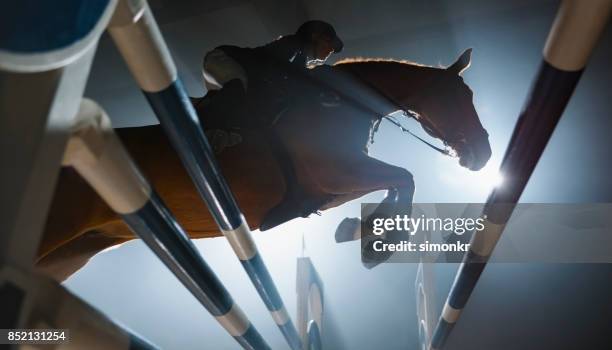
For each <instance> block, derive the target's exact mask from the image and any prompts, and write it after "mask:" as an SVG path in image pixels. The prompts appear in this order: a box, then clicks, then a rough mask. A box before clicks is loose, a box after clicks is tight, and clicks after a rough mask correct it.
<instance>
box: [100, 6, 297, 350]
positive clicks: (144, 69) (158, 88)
mask: <svg viewBox="0 0 612 350" xmlns="http://www.w3.org/2000/svg"><path fill="white" fill-rule="evenodd" d="M108 30H109V32H110V34H111V36H112V37H113V40H114V41H115V43H116V45H117V47H118V49H119V51H120V52H121V54H122V56H123V57H124V59H125V61H126V63H127V65H128V67H129V69H130V71H131V72H132V74H133V75H134V77H135V79H136V81H137V82H138V84H139V85H140V87H141V89H142V90H143V92H144V94H145V96H146V97H147V99H148V100H149V103H150V104H151V106H152V108H153V110H154V111H155V113H156V115H157V117H158V119H159V121H160V123H161V125H162V127H163V129H164V130H165V132H166V134H167V135H168V137H169V139H170V142H171V143H172V144H173V146H174V148H175V149H176V151H177V153H178V154H179V157H180V159H181V160H182V162H183V164H184V166H185V168H186V169H187V172H188V173H189V175H190V176H191V178H192V180H193V181H194V183H195V185H196V188H197V189H198V192H199V193H200V196H201V197H202V198H203V199H204V201H205V202H206V204H207V205H208V208H209V210H210V212H211V213H212V215H213V217H214V218H215V220H216V222H217V224H218V226H219V228H220V229H221V231H222V232H223V234H224V235H225V237H226V238H227V239H228V240H229V243H230V245H231V246H232V248H233V249H234V252H235V253H236V255H237V256H238V258H239V259H240V262H241V263H242V265H243V267H244V269H245V270H246V272H247V274H248V275H249V278H250V279H251V282H252V283H253V284H254V285H255V288H256V289H257V291H258V293H259V295H260V297H261V298H262V300H263V301H264V303H265V305H266V307H267V308H268V310H269V311H270V313H271V315H272V318H273V319H274V321H275V323H276V324H277V325H278V327H279V328H280V330H281V332H282V333H283V335H284V336H285V338H286V339H287V342H288V343H289V345H290V346H291V348H292V349H300V348H301V345H300V338H299V336H298V333H297V330H296V329H295V326H294V325H293V322H291V319H290V318H289V314H288V313H287V310H286V309H285V306H284V304H283V301H282V299H281V298H280V295H279V293H278V291H277V289H276V286H275V285H274V282H273V281H272V278H271V276H270V273H269V272H268V269H267V268H266V266H265V264H264V262H263V260H262V258H261V255H260V254H259V252H258V250H257V247H256V245H255V243H254V241H253V239H252V237H251V231H250V229H249V227H248V225H247V223H246V221H245V219H244V216H243V215H242V213H241V211H240V209H239V208H238V205H237V204H236V200H235V199H234V196H233V195H232V193H231V191H230V189H229V186H228V185H227V183H226V182H225V179H224V178H223V175H222V174H221V172H220V170H219V167H218V166H217V163H216V160H215V157H214V154H213V152H212V150H211V148H210V145H209V144H208V141H207V140H206V137H205V136H204V132H203V130H202V128H201V126H200V122H199V120H198V116H197V114H196V112H195V110H194V109H193V106H192V105H191V102H190V100H189V97H188V96H187V93H186V91H185V89H184V87H183V85H182V83H181V81H180V80H179V79H178V78H177V71H176V66H175V65H174V62H173V60H172V58H171V56H170V52H169V51H168V48H167V46H166V44H165V42H164V40H163V38H162V36H161V33H160V31H159V28H158V26H157V23H156V22H155V19H154V18H153V14H152V13H151V9H150V8H149V6H148V5H147V3H146V1H144V0H143V1H119V4H118V6H117V12H116V13H115V16H114V17H113V19H112V20H111V24H110V26H109V28H108Z"/></svg>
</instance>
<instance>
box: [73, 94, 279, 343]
mask: <svg viewBox="0 0 612 350" xmlns="http://www.w3.org/2000/svg"><path fill="white" fill-rule="evenodd" d="M64 165H70V166H73V167H74V168H75V169H76V170H77V172H78V173H79V174H80V175H81V176H82V177H83V178H84V179H85V180H86V181H87V182H88V183H89V184H90V185H91V186H92V187H93V188H94V190H95V191H96V192H97V193H98V194H99V195H100V196H101V197H102V199H104V201H105V202H106V203H107V204H108V205H109V206H110V207H111V208H112V209H113V210H114V211H115V212H117V213H118V214H119V215H121V217H122V218H123V220H125V222H126V223H127V224H128V226H129V227H130V228H131V229H132V231H134V233H135V234H136V235H138V236H139V237H140V238H141V239H142V240H143V241H144V242H145V244H147V246H148V247H149V248H150V249H151V250H152V251H153V252H154V253H155V254H156V255H157V256H158V257H159V258H160V259H161V260H162V261H163V263H164V264H165V265H166V266H167V267H168V268H169V269H170V270H171V271H172V272H173V273H174V275H175V276H176V277H177V278H178V279H179V280H180V281H181V282H182V283H183V284H184V285H185V287H186V288H187V289H189V291H190V292H191V293H192V294H193V295H194V296H195V297H196V299H198V301H200V303H202V305H203V306H204V307H205V308H206V309H207V310H208V311H209V312H210V313H211V314H212V315H213V316H214V317H215V318H216V319H217V321H218V322H219V323H220V324H221V326H223V328H225V330H226V331H227V332H228V333H229V334H230V335H231V336H233V337H234V338H235V339H236V341H238V343H240V345H242V347H243V348H245V349H269V348H270V347H269V346H268V345H267V344H266V342H265V341H264V340H263V338H262V337H261V335H260V334H259V333H258V332H257V330H256V329H255V327H254V326H253V325H252V324H251V323H250V321H249V320H248V319H247V317H246V316H245V314H244V313H243V312H242V310H241V309H240V307H239V306H238V305H236V304H235V303H234V301H233V299H232V297H231V295H230V294H229V293H228V291H227V290H226V289H225V287H224V286H223V284H222V283H221V281H219V279H218V278H217V276H216V275H215V273H214V272H213V271H212V269H211V268H210V266H208V264H207V263H206V262H205V261H204V259H202V257H201V256H200V254H199V253H198V251H197V249H196V248H195V246H194V245H193V243H192V242H191V240H190V239H189V237H188V236H187V234H186V233H185V231H184V230H183V229H182V227H181V226H180V225H179V223H178V222H177V221H176V219H175V218H174V216H173V215H172V213H170V211H169V210H168V208H166V206H165V205H164V203H163V202H162V200H161V199H160V198H159V197H158V196H157V194H156V193H155V192H154V191H153V189H152V188H151V186H150V185H149V183H148V182H147V181H146V180H145V178H144V177H143V176H142V175H141V173H140V171H139V170H138V169H137V167H136V165H135V164H134V162H133V161H132V159H131V158H130V156H129V155H128V154H127V152H126V150H125V149H124V148H123V146H122V144H121V142H120V141H119V139H118V137H117V136H116V134H115V133H114V131H113V129H112V127H111V124H110V120H109V119H108V117H107V116H106V114H105V113H104V111H103V110H102V109H101V108H100V107H99V106H98V105H97V104H95V103H94V102H93V101H90V100H87V99H84V100H83V102H82V103H81V107H80V110H79V114H78V116H77V120H76V123H75V127H74V129H73V131H72V136H71V137H70V139H69V141H68V145H67V148H66V153H65V156H64Z"/></svg>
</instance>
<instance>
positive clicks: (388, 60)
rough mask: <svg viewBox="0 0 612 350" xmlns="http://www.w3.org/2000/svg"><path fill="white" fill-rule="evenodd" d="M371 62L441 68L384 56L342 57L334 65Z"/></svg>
mask: <svg viewBox="0 0 612 350" xmlns="http://www.w3.org/2000/svg"><path fill="white" fill-rule="evenodd" d="M369 62H382V63H393V64H398V63H399V64H405V65H407V66H413V67H426V68H440V67H433V66H429V65H426V64H421V63H418V62H414V61H409V60H398V59H395V58H382V57H347V58H343V59H341V60H340V61H337V62H336V63H334V64H333V65H334V66H340V65H343V64H353V63H369Z"/></svg>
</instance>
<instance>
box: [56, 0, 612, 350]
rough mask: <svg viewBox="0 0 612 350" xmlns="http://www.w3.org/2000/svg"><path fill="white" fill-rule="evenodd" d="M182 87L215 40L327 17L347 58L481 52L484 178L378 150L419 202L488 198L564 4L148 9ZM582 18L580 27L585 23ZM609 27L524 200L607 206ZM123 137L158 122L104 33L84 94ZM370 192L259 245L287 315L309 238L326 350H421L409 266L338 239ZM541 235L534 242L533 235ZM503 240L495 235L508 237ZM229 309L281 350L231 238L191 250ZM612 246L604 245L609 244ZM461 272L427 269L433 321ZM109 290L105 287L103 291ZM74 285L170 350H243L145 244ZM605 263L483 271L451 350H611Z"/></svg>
mask: <svg viewBox="0 0 612 350" xmlns="http://www.w3.org/2000/svg"><path fill="white" fill-rule="evenodd" d="M150 4H151V7H152V8H153V11H154V13H155V15H156V17H157V19H158V21H159V23H160V26H161V29H162V33H163V35H164V36H165V38H166V40H167V42H168V44H169V46H170V49H171V51H172V53H173V56H174V58H175V60H176V62H177V65H178V67H179V71H180V75H181V77H182V78H183V80H184V82H185V84H186V86H187V88H188V90H189V92H190V93H191V94H192V95H194V96H201V95H203V94H204V88H203V84H202V78H201V63H202V57H203V55H204V53H205V52H206V51H207V50H209V49H211V48H213V47H215V46H217V45H221V44H236V45H243V46H256V45H261V44H264V43H266V42H268V41H270V40H272V39H274V38H275V37H277V36H279V35H282V34H286V33H290V32H293V31H294V30H295V29H296V28H297V26H298V25H299V24H300V23H302V22H303V21H305V20H308V19H314V18H316V19H324V20H327V21H329V22H331V23H332V24H334V26H335V27H336V29H337V32H338V34H339V35H340V36H341V37H342V38H343V40H344V42H345V50H344V51H343V53H342V55H341V56H339V57H338V58H340V57H353V56H365V57H371V56H373V57H393V58H399V59H409V60H413V61H416V62H420V63H424V64H429V65H448V64H450V63H452V62H454V60H455V58H456V57H457V56H458V55H459V54H460V53H461V52H462V51H463V50H464V49H465V48H468V47H472V48H473V49H474V52H473V56H472V58H473V61H472V66H471V68H470V69H469V70H468V71H467V72H466V73H465V80H466V82H467V83H468V85H470V86H471V88H472V90H473V91H474V103H475V106H476V109H477V111H478V113H479V115H480V118H481V120H482V123H483V125H484V127H485V128H486V129H487V130H488V132H489V134H490V135H491V144H492V148H493V157H492V159H491V161H490V163H489V165H488V166H487V167H486V168H485V169H483V171H481V172H479V173H471V172H468V171H466V170H464V169H461V168H460V167H459V166H458V164H456V162H455V161H452V160H449V159H446V158H443V157H441V156H439V155H437V154H435V153H433V152H431V151H430V150H429V149H427V148H426V147H425V146H423V145H422V144H420V143H418V142H417V141H414V140H413V139H409V138H406V137H405V136H404V135H402V134H401V133H400V132H399V131H397V130H396V129H394V128H392V127H390V126H389V125H384V126H383V127H382V128H381V131H380V133H379V134H378V135H377V138H376V143H375V144H374V146H373V147H372V148H371V154H372V155H373V156H375V157H377V158H379V159H382V160H385V161H387V162H390V163H392V164H396V165H400V166H403V167H405V168H406V169H408V170H410V171H411V172H412V173H413V174H414V177H415V182H416V186H417V190H416V197H415V200H416V201H417V202H463V203H465V202H483V201H484V200H485V199H486V195H487V193H488V191H489V190H490V186H489V185H490V180H491V178H492V177H494V176H495V170H496V168H497V167H498V165H499V162H500V161H501V158H502V156H503V151H504V150H505V147H506V145H507V142H508V140H509V138H510V135H511V132H512V128H513V126H514V123H515V122H516V118H517V116H518V114H519V111H520V108H521V106H522V104H523V101H524V99H525V96H526V94H527V91H528V88H529V85H530V82H531V80H532V78H533V76H534V74H535V73H536V71H537V69H538V66H539V64H540V62H541V51H542V47H543V45H544V41H545V39H546V35H547V33H548V29H549V28H550V25H551V23H552V20H553V18H554V14H555V13H556V9H557V7H558V2H557V1H527V0H525V1H523V0H519V1H477V0H469V1H451V0H448V1H411V0H401V1H385V0H378V1H365V0H363V1H348V0H346V1H329V0H312V1H303V0H297V1H294V0H284V1H271V0H270V1H258V0H255V1H237V0H229V1H225V0H214V1H205V0H200V1H175V0H172V1H171V0H156V1H150ZM585 20H588V19H585ZM611 42H612V33H611V29H610V27H608V28H607V29H606V32H605V34H604V36H603V38H602V41H601V42H600V45H599V46H598V48H597V49H596V50H595V52H594V54H593V57H592V59H591V61H590V63H589V65H588V66H587V69H586V71H585V73H584V75H583V78H582V80H581V82H580V84H579V85H578V88H577V91H576V93H575V95H574V97H573V99H572V100H571V102H570V104H569V106H568V108H567V110H566V113H565V114H564V116H563V119H562V120H561V122H560V124H559V126H558V128H557V130H556V131H555V133H554V135H553V138H552V139H551V141H550V143H549V145H548V147H547V150H546V152H545V154H544V156H543V158H542V159H541V161H540V163H539V164H538V167H537V169H536V171H535V173H534V175H533V177H532V179H531V181H530V183H529V185H528V187H527V189H526V191H525V193H524V195H523V197H522V201H523V202H538V203H539V202H551V203H561V202H569V203H574V202H578V203H582V202H584V203H587V202H612V182H611V181H610V175H609V174H610V169H612V157H611V154H612V152H610V150H611V149H612V146H611V143H610V142H611V136H610V135H611V130H612V107H611V105H610V101H611V100H612V83H611V78H612V76H611V74H610V68H609V65H610V62H612V45H610V43H611ZM86 95H87V96H88V97H91V98H94V99H96V100H97V101H98V102H100V103H101V105H102V106H103V107H104V108H105V109H106V110H107V111H108V113H109V114H110V116H111V119H112V120H113V122H114V125H115V126H116V127H121V126H136V125H145V124H153V123H156V120H155V117H154V115H153V113H152V112H151V110H150V109H149V107H148V106H147V104H146V102H145V100H144V98H143V96H142V94H141V93H140V91H139V90H138V88H137V86H136V84H135V83H134V81H133V79H132V78H131V76H130V74H129V72H128V71H127V69H126V67H125V65H124V63H123V62H122V60H121V59H120V57H119V55H118V53H117V52H116V50H115V48H114V47H113V45H112V42H111V41H110V39H109V38H108V37H107V36H105V37H103V39H102V41H101V43H100V47H99V52H98V55H97V57H96V59H95V61H94V66H93V69H92V74H91V77H90V80H89V84H88V87H87V93H86ZM381 198H382V193H375V194H372V195H369V196H367V197H365V198H363V199H361V200H357V201H354V202H352V203H349V204H347V205H345V206H343V207H341V208H337V209H334V210H330V211H327V212H325V213H324V214H323V216H321V217H316V216H315V217H313V218H309V219H304V220H302V219H300V220H294V221H292V222H290V223H288V224H286V225H283V226H281V227H279V228H277V229H274V230H272V231H270V232H266V233H265V234H259V233H256V236H257V241H258V244H259V245H260V248H261V250H262V252H263V254H264V257H265V258H266V261H267V263H268V264H269V265H270V269H271V273H272V274H273V276H274V278H275V279H276V281H277V283H278V284H279V288H280V291H281V294H282V295H283V297H284V298H285V301H286V303H287V305H288V308H289V310H290V311H291V312H292V315H293V316H295V314H294V312H293V310H295V285H294V284H295V256H296V255H297V254H299V252H300V250H301V240H302V235H304V237H305V241H306V247H307V253H308V254H309V255H311V256H312V257H313V260H314V263H315V265H316V266H317V268H318V270H319V272H320V274H321V277H322V279H323V281H324V283H325V292H326V296H327V299H326V324H325V329H324V338H325V343H326V344H327V345H328V348H331V349H416V348H417V342H418V336H417V321H416V311H415V295H414V276H415V270H416V265H414V264H388V265H385V266H380V267H378V268H376V269H374V270H371V271H368V270H366V269H364V268H363V267H362V266H361V263H360V261H359V244H358V242H353V243H346V244H342V245H338V244H335V243H334V241H333V232H334V230H335V227H336V225H337V224H338V223H339V222H340V220H341V219H342V218H344V217H345V216H358V215H359V203H360V202H361V201H363V202H377V201H379V200H380V199H381ZM534 239H536V240H537V239H538V237H534ZM500 244H504V243H503V239H502V242H501V243H500ZM197 245H198V248H200V250H201V251H202V253H203V254H204V256H205V257H206V258H207V259H208V260H209V261H210V262H211V265H213V267H214V268H215V270H216V271H217V272H218V273H219V274H220V276H221V278H222V280H223V281H224V282H225V283H226V284H227V285H228V288H229V289H230V291H231V292H232V293H233V294H234V296H235V297H236V299H237V301H238V303H239V304H240V305H241V306H242V307H243V308H244V309H245V311H246V312H247V314H248V315H249V316H250V317H251V319H252V321H253V322H254V323H255V325H256V326H257V327H258V328H259V329H260V331H261V332H262V333H263V334H264V336H265V337H266V338H267V339H269V340H270V343H271V344H272V345H273V347H274V348H275V349H276V348H279V349H280V348H284V347H285V344H284V342H283V340H282V338H281V336H280V334H279V332H278V331H277V330H276V327H274V325H273V323H272V321H271V319H270V317H269V315H268V314H267V312H266V311H265V308H264V307H263V305H261V302H260V301H259V300H258V299H257V297H256V294H255V292H254V290H252V289H253V288H252V287H251V286H250V284H249V282H248V280H247V278H246V276H245V275H244V272H242V271H241V269H240V267H239V265H238V263H237V262H236V261H235V260H236V259H235V258H234V256H233V254H232V253H230V251H229V248H228V246H227V243H226V242H225V241H223V240H221V239H213V240H204V241H198V242H197ZM611 249H612V247H611ZM456 267H457V266H456V265H454V264H446V265H438V266H437V267H436V276H437V277H436V278H437V281H438V283H437V285H436V287H437V288H436V291H435V293H434V292H432V293H431V295H432V297H434V298H435V300H437V304H438V312H439V311H440V308H441V306H442V303H443V301H444V299H445V296H446V293H447V291H448V288H449V287H450V284H451V282H452V278H453V275H454V273H455V271H456ZM100 281H104V282H100ZM67 285H68V286H69V287H70V288H71V289H72V290H73V291H75V292H76V293H78V294H79V295H81V296H83V297H84V298H85V299H86V300H89V301H90V302H92V303H93V304H94V305H97V306H98V307H100V308H101V309H103V310H105V311H106V312H108V313H109V314H110V315H111V316H112V317H114V318H115V319H117V320H118V321H119V322H122V323H124V324H125V325H127V326H129V327H130V328H132V329H134V330H136V331H138V332H140V333H141V334H143V335H144V336H145V337H148V338H149V339H151V340H153V341H154V342H156V343H157V344H159V345H160V346H162V347H163V348H173V349H179V348H180V349H233V348H235V347H236V344H235V343H234V342H233V341H232V339H231V338H229V337H228V336H227V335H226V334H225V333H224V332H223V331H222V330H221V328H220V327H219V326H218V325H216V323H215V322H214V321H213V320H212V318H211V317H210V316H209V315H208V314H207V313H206V312H205V310H203V309H202V308H200V307H199V306H198V305H197V303H196V302H195V300H193V298H192V297H191V296H190V295H189V294H188V293H187V292H186V291H184V290H183V289H182V288H181V286H180V284H179V283H178V282H177V281H176V280H175V279H174V277H172V276H171V275H170V274H169V273H168V272H166V271H165V269H164V268H163V266H161V264H160V263H159V262H157V261H156V259H155V258H154V257H153V256H152V254H150V252H148V251H147V250H146V249H145V248H144V246H143V245H142V244H141V243H140V242H131V243H128V244H126V245H124V246H122V247H120V248H119V249H116V250H113V251H110V252H108V253H105V254H102V255H100V256H98V257H96V258H95V259H93V261H92V262H91V263H90V264H89V265H88V266H87V267H86V268H85V269H84V270H82V271H81V272H80V273H78V274H77V275H75V276H74V277H73V278H71V279H70V280H69V281H68V283H67ZM611 287H612V266H610V265H606V264H601V265H587V264H492V265H490V266H488V267H487V269H486V270H485V272H484V274H483V275H482V278H481V280H480V283H479V284H478V286H477V288H476V290H475V292H474V295H473V297H472V298H471V299H470V301H469V303H468V305H467V307H466V309H465V311H464V313H463V316H462V318H461V320H460V321H459V323H458V325H457V326H456V328H455V331H454V333H453V334H452V336H451V337H450V339H449V343H448V349H466V350H467V349H583V348H591V349H610V348H612V334H611V333H612V288H611Z"/></svg>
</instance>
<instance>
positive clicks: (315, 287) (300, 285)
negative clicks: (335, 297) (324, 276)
mask: <svg viewBox="0 0 612 350" xmlns="http://www.w3.org/2000/svg"><path fill="white" fill-rule="evenodd" d="M302 247H304V240H303V238H302ZM296 275H297V283H296V292H297V325H298V329H299V331H300V337H301V339H302V346H303V348H304V349H308V350H320V349H322V347H323V342H322V334H321V333H322V323H323V312H324V306H323V299H324V298H323V282H322V281H321V278H320V277H319V274H318V273H317V270H316V269H315V267H314V265H313V263H312V260H311V259H310V258H309V257H307V256H304V248H302V256H301V257H299V258H298V259H297V274H296Z"/></svg>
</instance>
